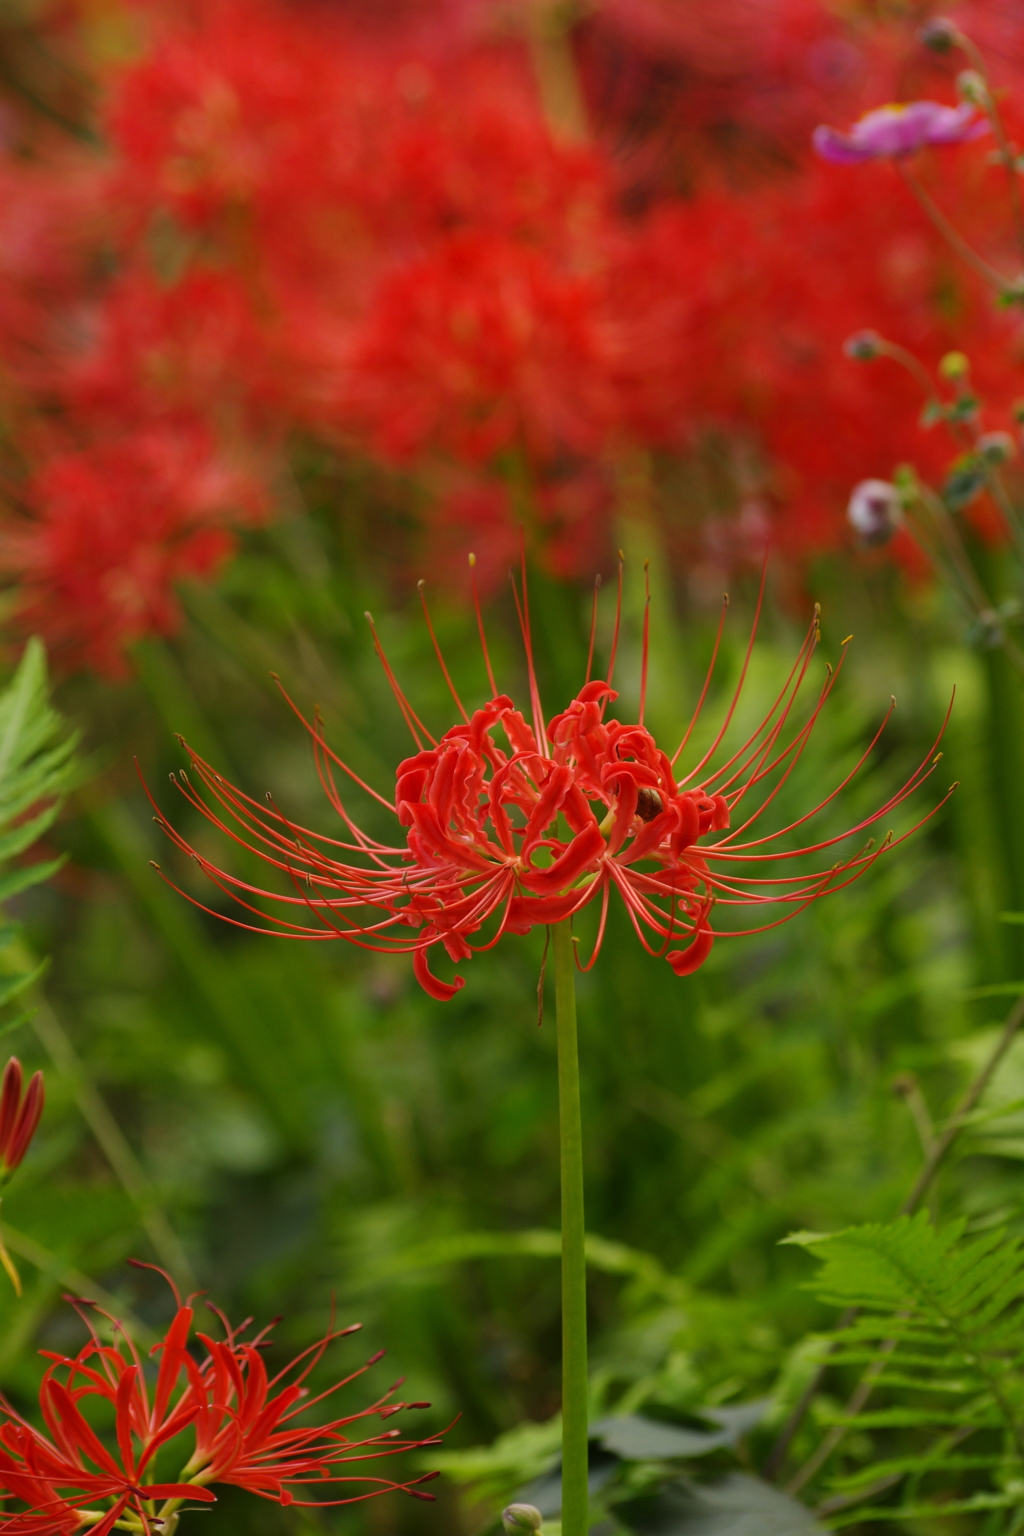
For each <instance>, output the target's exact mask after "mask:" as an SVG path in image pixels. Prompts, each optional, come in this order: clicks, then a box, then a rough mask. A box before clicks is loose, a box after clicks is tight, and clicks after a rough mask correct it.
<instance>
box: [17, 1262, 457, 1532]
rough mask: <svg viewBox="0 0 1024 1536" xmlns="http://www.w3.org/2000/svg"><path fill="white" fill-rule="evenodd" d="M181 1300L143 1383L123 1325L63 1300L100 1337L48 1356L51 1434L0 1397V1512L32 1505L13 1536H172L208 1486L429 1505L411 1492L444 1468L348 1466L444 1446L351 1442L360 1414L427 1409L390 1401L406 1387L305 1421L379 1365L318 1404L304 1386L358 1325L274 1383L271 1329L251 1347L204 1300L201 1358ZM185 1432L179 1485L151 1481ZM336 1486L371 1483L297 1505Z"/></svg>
mask: <svg viewBox="0 0 1024 1536" xmlns="http://www.w3.org/2000/svg"><path fill="white" fill-rule="evenodd" d="M139 1267H141V1268H150V1267H151V1266H149V1265H142V1266H139ZM165 1278H167V1277H166V1276H165ZM168 1284H171V1282H170V1280H168ZM172 1289H174V1287H173V1285H172ZM174 1294H175V1300H176V1302H177V1311H176V1313H175V1317H174V1320H173V1322H172V1323H171V1325H170V1327H169V1328H168V1330H167V1332H166V1334H165V1336H164V1337H163V1339H161V1340H160V1341H159V1342H158V1343H157V1344H155V1345H154V1346H153V1349H152V1350H151V1352H150V1353H151V1354H152V1355H155V1356H158V1357H159V1365H158V1366H157V1368H156V1370H155V1379H153V1378H152V1377H150V1378H149V1379H147V1371H146V1367H145V1365H144V1363H143V1360H142V1358H141V1356H140V1354H139V1351H138V1350H137V1348H136V1346H135V1344H134V1342H133V1341H132V1339H131V1337H130V1336H129V1334H128V1333H127V1331H126V1330H125V1328H124V1325H123V1324H122V1323H120V1322H119V1321H118V1320H117V1318H115V1317H112V1316H110V1314H109V1313H106V1312H104V1311H103V1310H102V1309H101V1308H99V1307H97V1306H96V1305H95V1304H94V1303H92V1302H87V1301H82V1300H80V1299H79V1298H76V1297H70V1296H69V1297H66V1298H65V1300H67V1301H69V1302H71V1304H72V1305H73V1306H74V1307H75V1308H76V1310H78V1312H79V1313H80V1315H81V1316H82V1317H83V1319H84V1320H85V1322H86V1324H87V1326H88V1327H89V1332H90V1334H91V1339H90V1342H89V1343H88V1344H86V1345H85V1346H84V1348H82V1349H81V1350H79V1352H78V1354H77V1355H75V1356H74V1357H73V1358H69V1357H68V1356H66V1355H58V1354H53V1353H51V1352H50V1351H48V1350H43V1351H41V1353H42V1355H43V1357H44V1359H47V1360H49V1361H50V1365H49V1366H48V1367H47V1370H46V1372H45V1374H44V1376H43V1382H42V1386H41V1387H40V1389H39V1404H40V1409H41V1412H42V1416H43V1419H44V1420H45V1423H46V1426H47V1428H48V1430H49V1432H50V1433H49V1437H47V1436H46V1435H44V1434H43V1433H41V1432H40V1431H39V1430H38V1429H36V1428H35V1426H34V1425H32V1424H30V1423H29V1422H28V1421H27V1420H26V1419H23V1418H22V1417H21V1415H20V1414H19V1413H17V1412H16V1411H15V1410H14V1408H12V1407H11V1405H10V1404H9V1403H7V1402H5V1401H3V1400H2V1399H0V1419H2V1422H0V1489H2V1490H3V1500H4V1502H5V1504H6V1503H7V1502H8V1501H9V1500H12V1499H13V1500H17V1501H19V1502H20V1503H21V1504H22V1505H23V1506H24V1507H23V1508H22V1509H20V1510H18V1511H16V1512H11V1511H10V1510H5V1511H4V1512H3V1514H2V1515H0V1532H3V1533H5V1536H30V1533H31V1536H51V1533H52V1536H71V1533H72V1532H76V1531H77V1532H91V1533H93V1536H107V1533H108V1532H109V1531H113V1530H119V1531H121V1530H127V1531H136V1532H140V1533H143V1536H146V1533H153V1536H157V1533H159V1536H171V1533H172V1532H173V1531H175V1530H176V1528H177V1525H178V1520H179V1518H180V1516H181V1514H182V1512H183V1509H184V1507H185V1506H186V1505H189V1504H211V1503H215V1502H216V1495H215V1494H214V1493H213V1492H211V1489H210V1486H209V1485H210V1484H216V1483H232V1484H234V1485H235V1486H236V1487H239V1488H247V1489H248V1490H249V1491H250V1492H251V1493H255V1494H259V1495H260V1496H261V1497H262V1498H265V1499H269V1500H272V1501H274V1502H276V1503H278V1504H293V1503H294V1504H311V1505H318V1504H321V1503H325V1502H326V1503H331V1504H349V1503H354V1502H356V1501H357V1500H360V1499H368V1498H373V1497H374V1496H375V1495H376V1494H379V1493H386V1492H387V1491H388V1490H390V1489H396V1490H400V1491H401V1492H403V1493H408V1494H410V1495H411V1496H412V1497H413V1498H418V1499H431V1498H432V1497H433V1496H432V1495H431V1494H429V1493H423V1492H421V1491H420V1489H419V1488H418V1487H417V1486H416V1485H417V1484H419V1483H424V1482H429V1481H430V1479H431V1478H433V1477H436V1476H437V1473H433V1472H428V1473H426V1474H424V1475H423V1476H422V1477H418V1478H415V1479H413V1480H412V1481H411V1482H406V1483H396V1482H392V1481H391V1480H389V1479H387V1478H371V1477H366V1476H364V1475H363V1474H362V1473H361V1472H356V1473H355V1474H352V1473H350V1472H348V1471H347V1468H348V1467H349V1466H350V1465H351V1464H352V1463H359V1462H363V1461H367V1460H370V1459H372V1458H375V1457H381V1456H394V1455H397V1454H399V1453H400V1452H401V1451H405V1450H409V1449H415V1448H418V1447H421V1446H424V1445H436V1444H438V1441H437V1440H436V1439H428V1440H401V1439H399V1431H398V1430H397V1429H387V1430H381V1429H378V1428H376V1426H373V1427H372V1428H369V1427H368V1432H362V1431H361V1430H357V1431H356V1433H355V1435H352V1434H351V1433H350V1426H352V1425H359V1424H360V1423H361V1421H362V1420H364V1419H370V1420H373V1419H376V1420H386V1419H388V1418H390V1417H391V1415H392V1414H395V1413H398V1412H400V1410H401V1409H403V1408H427V1407H429V1404H428V1403H403V1402H394V1401H392V1396H393V1394H394V1392H395V1391H396V1390H397V1387H398V1386H400V1385H401V1383H400V1382H398V1383H396V1384H395V1386H394V1387H392V1388H390V1390H389V1391H387V1392H385V1393H384V1394H383V1396H381V1397H379V1398H378V1399H377V1400H376V1401H375V1402H373V1403H371V1404H370V1405H369V1406H368V1407H366V1408H360V1409H358V1410H357V1411H356V1412H355V1413H350V1414H346V1415H345V1416H344V1417H343V1418H338V1419H334V1420H332V1421H331V1422H330V1423H327V1424H318V1425H309V1426H301V1425H299V1424H297V1423H296V1420H297V1418H298V1416H299V1415H300V1414H304V1413H305V1412H306V1411H307V1410H308V1409H310V1408H312V1407H315V1406H316V1405H317V1404H318V1403H320V1402H322V1401H323V1400H324V1398H327V1397H330V1396H331V1394H332V1393H334V1392H337V1391H338V1390H339V1389H340V1388H341V1387H344V1386H347V1385H348V1383H349V1382H351V1381H354V1380H355V1378H356V1377H357V1376H361V1375H362V1374H363V1372H364V1371H366V1370H367V1369H368V1368H369V1367H370V1366H371V1365H373V1364H374V1363H375V1361H377V1360H379V1359H380V1355H374V1356H373V1357H372V1359H370V1360H368V1361H367V1362H366V1365H364V1366H361V1367H360V1368H359V1369H358V1370H356V1371H353V1372H352V1373H351V1374H350V1375H349V1376H346V1377H345V1379H344V1380H343V1381H339V1382H337V1383H336V1384H335V1385H334V1386H333V1387H330V1388H328V1390H327V1391H326V1392H321V1393H319V1394H318V1395H316V1396H312V1397H311V1396H310V1395H309V1392H308V1389H307V1388H306V1386H305V1385H304V1383H305V1381H306V1379H307V1378H308V1376H309V1375H310V1373H311V1372H312V1371H313V1369H314V1368H315V1367H316V1366H317V1365H318V1364H319V1362H320V1360H321V1359H322V1357H323V1355H324V1352H325V1351H326V1349H327V1346H328V1345H329V1344H330V1343H332V1341H333V1340H334V1339H339V1338H344V1337H345V1336H346V1335H348V1334H351V1333H354V1332H356V1331H357V1329H358V1328H359V1327H360V1324H358V1323H356V1324H355V1325H353V1326H352V1327H349V1328H342V1329H339V1330H337V1331H333V1330H332V1331H331V1332H329V1333H327V1334H326V1335H325V1336H324V1338H323V1339H321V1340H320V1341H319V1343H317V1344H314V1345H312V1346H311V1347H310V1348H309V1349H307V1350H304V1351H303V1353H302V1354H300V1355H299V1356H297V1358H296V1359H295V1360H293V1361H292V1362H291V1364H290V1365H288V1366H286V1367H285V1368H284V1370H282V1371H279V1372H278V1374H277V1375H276V1376H274V1377H268V1375H267V1370H266V1366H265V1365H264V1363H263V1356H262V1353H261V1351H262V1350H264V1349H265V1348H266V1347H267V1342H268V1334H269V1332H270V1329H269V1327H268V1328H264V1329H263V1330H262V1332H260V1333H258V1334H256V1336H255V1337H254V1338H252V1339H250V1340H245V1339H243V1337H242V1336H243V1335H244V1334H245V1333H246V1332H247V1330H248V1327H249V1324H248V1323H243V1325H242V1326H241V1327H240V1328H237V1329H233V1328H231V1327H230V1326H229V1324H228V1323H227V1322H226V1320H225V1319H224V1318H223V1317H221V1314H220V1313H219V1312H217V1309H216V1308H215V1307H213V1306H211V1305H210V1303H209V1302H208V1303H207V1306H208V1307H210V1310H211V1312H214V1313H215V1315H216V1316H217V1317H218V1318H219V1319H220V1322H221V1324H222V1325H223V1329H224V1334H225V1337H224V1338H223V1339H222V1340H216V1339H212V1338H209V1337H207V1335H206V1334H204V1333H197V1335H196V1338H197V1339H198V1341H199V1342H200V1343H201V1344H202V1346H203V1350H204V1351H205V1353H200V1352H199V1351H198V1350H197V1348H196V1345H195V1344H194V1343H192V1342H191V1335H192V1324H193V1309H192V1307H191V1306H190V1305H189V1304H188V1303H185V1304H184V1305H183V1304H182V1302H181V1298H180V1297H179V1296H178V1293H177V1291H176V1290H175V1292H174ZM84 1308H91V1310H92V1311H93V1312H95V1313H98V1314H99V1315H100V1316H101V1317H103V1318H105V1319H106V1320H107V1322H108V1324H109V1325H110V1327H111V1329H112V1342H111V1343H109V1344H104V1343H103V1342H102V1341H101V1339H100V1337H99V1334H98V1333H97V1331H96V1329H95V1327H94V1326H93V1324H92V1322H91V1320H90V1317H89V1314H88V1313H87V1312H86V1311H84V1310H83V1309H84ZM271 1326H272V1325H271ZM381 1354H383V1350H382V1351H381ZM90 1399H96V1400H100V1401H102V1402H103V1403H104V1404H106V1405H107V1408H108V1411H109V1410H111V1409H112V1410H113V1413H114V1418H115V1428H116V1440H117V1448H116V1450H114V1449H113V1448H111V1447H108V1446H107V1445H105V1444H104V1442H103V1441H102V1440H101V1439H100V1437H99V1436H98V1435H97V1433H96V1432H95V1430H94V1429H92V1427H91V1426H90V1424H89V1422H88V1417H89V1415H87V1413H86V1412H84V1411H83V1410H84V1409H86V1408H88V1406H89V1400H90ZM186 1430H187V1431H189V1432H190V1433H191V1435H192V1436H193V1440H194V1449H193V1452H192V1454H191V1456H190V1457H189V1459H188V1461H187V1462H186V1464H185V1465H184V1467H182V1468H181V1471H180V1473H179V1474H178V1477H177V1478H176V1479H175V1480H173V1481H167V1480H165V1479H163V1478H161V1477H160V1476H158V1475H157V1473H156V1470H155V1464H156V1461H157V1458H158V1454H159V1452H160V1450H161V1448H162V1447H164V1446H166V1445H167V1444H168V1443H169V1442H170V1441H171V1440H173V1439H174V1438H175V1437H176V1436H178V1435H180V1434H182V1433H183V1432H184V1431H186ZM343 1469H344V1470H343ZM337 1483H360V1484H367V1485H369V1486H368V1488H367V1489H366V1490H365V1491H362V1492H359V1493H353V1494H350V1495H349V1496H348V1497H346V1498H340V1499H331V1500H326V1501H325V1500H307V1499H301V1498H297V1497H296V1489H298V1490H299V1491H303V1490H304V1489H305V1487H306V1486H307V1485H308V1484H314V1485H316V1486H317V1487H328V1488H329V1486H330V1485H331V1484H337ZM97 1505H99V1506H100V1507H98V1508H97V1507H95V1506H97Z"/></svg>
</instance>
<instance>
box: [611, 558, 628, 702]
mask: <svg viewBox="0 0 1024 1536" xmlns="http://www.w3.org/2000/svg"><path fill="white" fill-rule="evenodd" d="M625 563H626V557H625V555H624V554H623V553H622V550H621V549H620V550H619V576H618V586H617V588H616V594H615V628H614V629H613V630H612V648H611V652H610V653H609V656H608V685H609V687H610V686H611V682H612V679H613V678H614V676H615V658H616V656H618V654H619V630H620V628H621V625H622V568H623V566H624V565H625Z"/></svg>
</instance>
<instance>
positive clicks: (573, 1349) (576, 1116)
mask: <svg viewBox="0 0 1024 1536" xmlns="http://www.w3.org/2000/svg"><path fill="white" fill-rule="evenodd" d="M552 945H553V949H554V964H555V1032H556V1034H557V1037H558V1140H559V1150H560V1157H561V1176H562V1536H587V1529H588V1525H589V1521H588V1517H587V1265H586V1254H585V1251H584V1238H585V1234H586V1224H585V1221H584V1216H583V1130H582V1125H581V1120H580V1067H579V1055H578V1051H577V1047H576V956H575V953H574V950H573V942H572V926H571V920H570V919H566V920H565V921H564V922H561V923H555V924H554V927H553V929H552Z"/></svg>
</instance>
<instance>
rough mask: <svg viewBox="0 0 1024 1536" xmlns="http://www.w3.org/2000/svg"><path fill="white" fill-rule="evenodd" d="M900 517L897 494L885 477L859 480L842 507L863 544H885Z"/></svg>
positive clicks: (898, 496) (898, 523)
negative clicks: (883, 478)
mask: <svg viewBox="0 0 1024 1536" xmlns="http://www.w3.org/2000/svg"><path fill="white" fill-rule="evenodd" d="M902 516H903V513H902V507H901V505H900V493H899V491H898V490H897V489H896V487H895V486H894V485H891V484H890V483H889V481H888V480H862V481H861V482H860V484H859V485H855V486H854V488H853V492H852V494H851V496H850V500H849V502H848V503H847V507H846V517H847V521H848V522H849V524H850V527H851V528H852V529H853V530H854V532H855V533H856V534H858V535H859V537H860V538H861V540H862V541H863V542H864V543H865V544H888V542H889V540H890V539H891V538H892V536H893V534H894V533H896V531H897V529H898V528H899V526H900V523H901V521H902Z"/></svg>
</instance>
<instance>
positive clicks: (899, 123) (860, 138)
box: [812, 101, 989, 165]
mask: <svg viewBox="0 0 1024 1536" xmlns="http://www.w3.org/2000/svg"><path fill="white" fill-rule="evenodd" d="M988 131H989V125H988V123H986V122H985V121H984V119H983V118H979V117H978V116H977V114H976V112H975V110H974V107H973V105H971V103H970V102H966V101H965V102H961V104H960V106H958V107H944V106H943V105H942V104H941V103H940V102H938V101H910V102H907V103H906V105H901V104H900V103H897V102H893V103H891V104H890V105H888V106H884V107H875V108H874V110H873V111H871V112H866V113H865V114H864V116H863V117H862V118H860V119H859V120H858V121H857V122H856V123H854V125H853V127H852V128H851V129H850V130H849V132H848V133H840V132H839V130H838V129H837V128H830V127H828V126H827V125H825V124H822V125H821V126H820V127H818V128H815V130H814V133H813V135H812V142H813V144H814V148H815V149H816V150H817V152H818V154H819V155H820V156H821V158H822V159H823V160H829V161H831V163H832V164H833V165H860V164H861V163H862V161H865V160H889V159H900V158H902V157H903V156H905V155H913V154H916V153H917V151H918V150H919V149H924V147H925V145H927V144H963V143H965V142H966V141H967V140H969V139H977V138H980V136H981V135H982V134H984V133H987V132H988Z"/></svg>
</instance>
